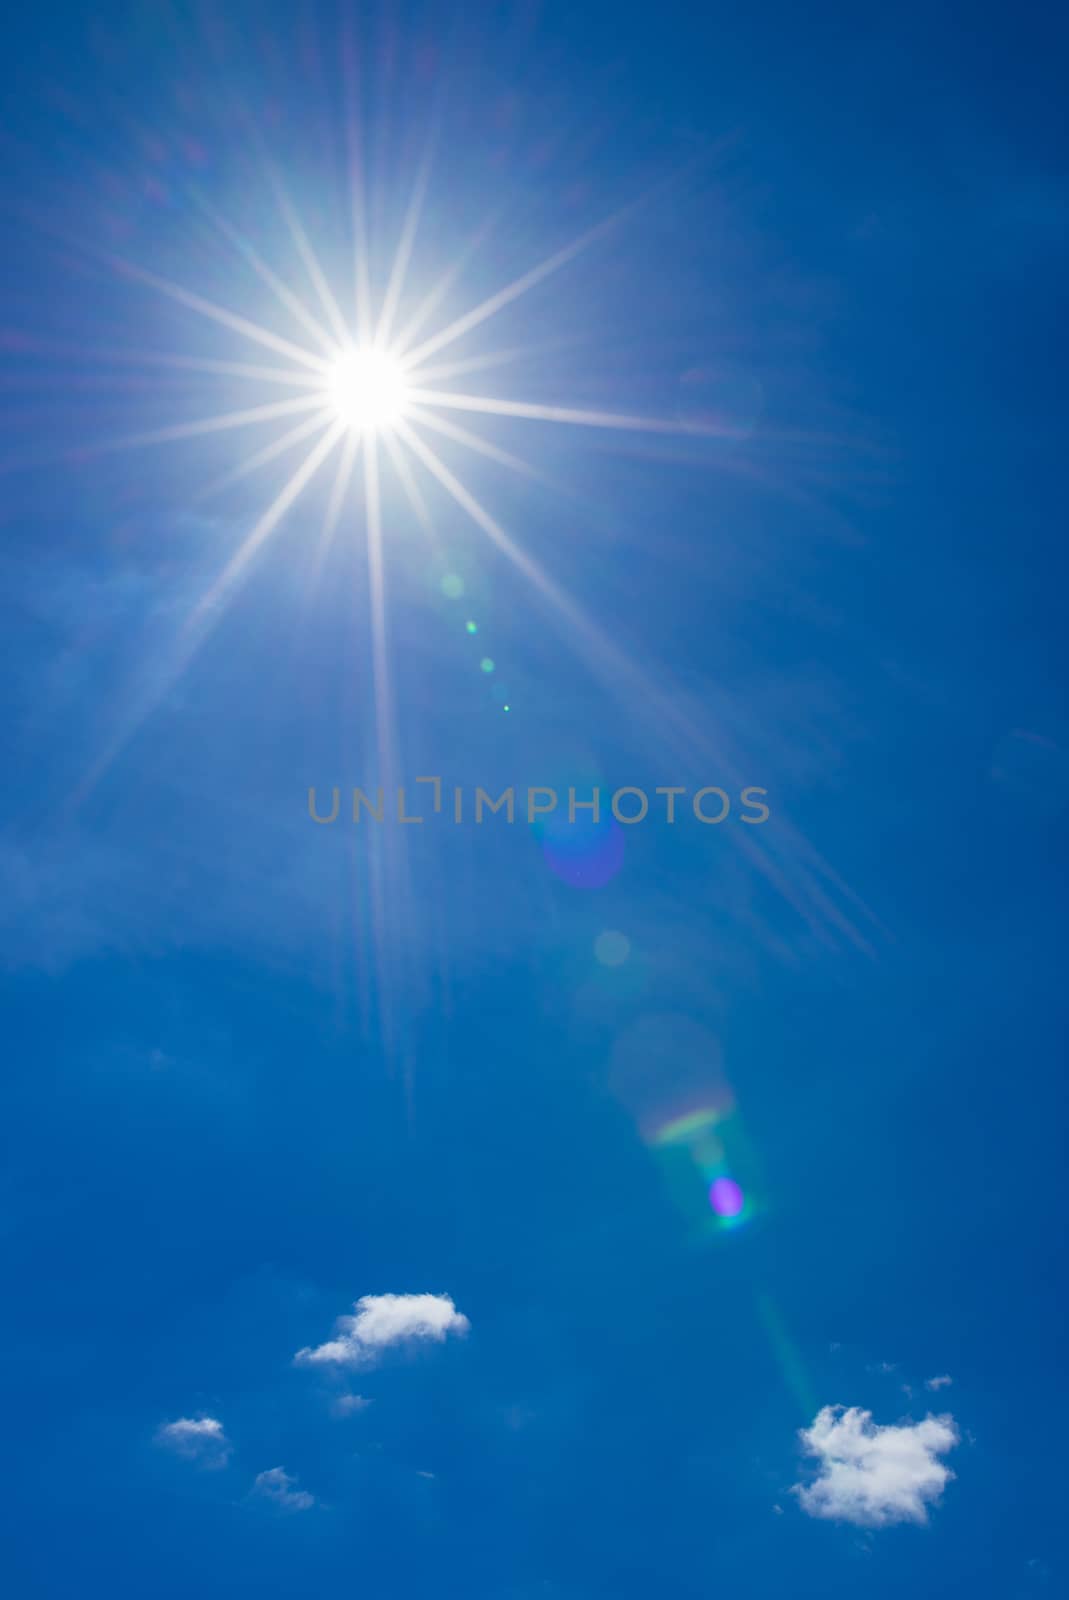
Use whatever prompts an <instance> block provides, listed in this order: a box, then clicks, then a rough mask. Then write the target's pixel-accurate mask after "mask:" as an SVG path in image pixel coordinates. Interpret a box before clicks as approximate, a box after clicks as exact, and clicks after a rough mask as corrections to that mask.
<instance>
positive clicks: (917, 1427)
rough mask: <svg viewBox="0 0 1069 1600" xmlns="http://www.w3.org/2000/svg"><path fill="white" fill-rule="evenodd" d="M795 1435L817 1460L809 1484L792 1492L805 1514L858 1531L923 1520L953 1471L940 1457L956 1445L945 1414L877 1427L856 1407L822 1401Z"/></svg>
mask: <svg viewBox="0 0 1069 1600" xmlns="http://www.w3.org/2000/svg"><path fill="white" fill-rule="evenodd" d="M799 1438H800V1439H801V1441H802V1447H803V1449H804V1450H805V1453H806V1454H807V1455H809V1456H813V1457H815V1459H816V1460H817V1462H818V1463H819V1469H818V1473H817V1476H816V1478H815V1479H814V1481H813V1482H812V1483H809V1484H797V1483H796V1484H795V1485H794V1488H793V1489H792V1491H791V1492H792V1493H793V1494H795V1495H796V1496H797V1497H798V1501H799V1504H800V1505H801V1507H802V1510H803V1511H805V1512H806V1513H807V1514H808V1515H809V1516H811V1517H824V1518H827V1519H828V1520H830V1521H835V1522H852V1523H854V1524H855V1525H856V1526H857V1527H861V1528H884V1527H890V1526H891V1524H893V1523H896V1522H919V1523H923V1522H927V1520H928V1508H929V1506H932V1505H936V1504H938V1502H939V1500H940V1498H941V1496H942V1493H943V1490H944V1488H945V1487H946V1485H947V1483H948V1481H949V1480H950V1479H951V1478H953V1476H954V1474H953V1473H952V1472H951V1470H950V1468H949V1467H946V1466H944V1465H943V1463H942V1461H940V1459H939V1457H940V1456H941V1455H943V1454H944V1453H945V1452H946V1451H947V1450H950V1449H952V1448H953V1446H954V1445H956V1444H957V1443H958V1431H957V1428H956V1426H955V1423H954V1419H953V1417H950V1416H943V1417H932V1416H928V1417H925V1419H924V1421H923V1422H912V1423H897V1424H887V1425H881V1424H879V1423H874V1422H873V1420H872V1413H871V1412H870V1411H862V1410H861V1409H860V1408H859V1407H857V1406H851V1407H850V1408H849V1409H846V1408H844V1407H843V1406H825V1407H824V1408H823V1409H822V1410H821V1411H819V1412H818V1413H817V1415H816V1417H815V1418H814V1419H813V1422H812V1424H811V1425H810V1426H809V1427H808V1428H802V1429H801V1430H800V1433H799Z"/></svg>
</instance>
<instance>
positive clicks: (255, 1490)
mask: <svg viewBox="0 0 1069 1600" xmlns="http://www.w3.org/2000/svg"><path fill="white" fill-rule="evenodd" d="M296 1483H297V1479H296V1478H293V1477H291V1476H290V1474H289V1473H288V1472H286V1471H285V1469H284V1468H282V1467H268V1469H267V1471H266V1472H260V1473H258V1474H257V1476H256V1478H255V1480H254V1482H253V1486H252V1488H251V1489H250V1490H249V1496H250V1498H251V1499H253V1500H267V1501H270V1503H271V1504H272V1505H274V1506H277V1507H278V1509H279V1510H280V1511H310V1510H311V1509H312V1507H313V1506H314V1505H315V1503H316V1502H315V1495H314V1494H309V1493H308V1490H307V1489H298V1488H296V1487H295V1485H296Z"/></svg>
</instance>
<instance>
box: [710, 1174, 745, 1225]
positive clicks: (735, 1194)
mask: <svg viewBox="0 0 1069 1600" xmlns="http://www.w3.org/2000/svg"><path fill="white" fill-rule="evenodd" d="M709 1204H710V1205H711V1206H712V1208H713V1210H714V1211H715V1212H716V1214H717V1216H718V1217H723V1218H724V1219H725V1220H727V1219H729V1218H731V1217H737V1216H739V1215H741V1213H742V1208H743V1206H744V1205H745V1204H746V1197H745V1195H744V1194H743V1192H742V1190H741V1189H740V1187H739V1185H738V1184H737V1183H736V1182H735V1180H734V1178H714V1179H713V1181H712V1183H711V1184H710V1185H709Z"/></svg>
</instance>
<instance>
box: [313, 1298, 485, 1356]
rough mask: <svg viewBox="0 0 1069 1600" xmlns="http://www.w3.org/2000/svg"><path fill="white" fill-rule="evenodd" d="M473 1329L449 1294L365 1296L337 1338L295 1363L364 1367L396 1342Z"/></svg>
mask: <svg viewBox="0 0 1069 1600" xmlns="http://www.w3.org/2000/svg"><path fill="white" fill-rule="evenodd" d="M470 1327H471V1323H470V1322H469V1321H468V1319H467V1317H465V1316H462V1315H461V1314H460V1312H459V1311H458V1310H457V1308H456V1306H455V1305H454V1304H453V1302H452V1300H451V1299H450V1297H449V1295H447V1294H366V1295H364V1296H363V1298H362V1299H360V1300H358V1301H357V1302H356V1315H355V1316H354V1317H341V1318H339V1320H338V1324H337V1336H336V1337H335V1338H333V1339H330V1340H328V1341H327V1343H326V1344H321V1345H318V1346H317V1347H316V1348H315V1349H314V1350H312V1349H307V1348H306V1349H304V1350H298V1352H297V1354H296V1356H295V1357H294V1359H295V1360H296V1361H298V1362H300V1363H302V1364H304V1365H307V1364H309V1363H318V1362H335V1363H337V1364H338V1365H340V1366H350V1367H360V1366H363V1367H366V1366H371V1365H372V1363H373V1362H374V1361H376V1360H377V1358H378V1356H379V1354H380V1352H381V1351H383V1350H385V1349H386V1348H387V1347H388V1346H389V1345H392V1344H405V1343H409V1342H411V1341H415V1340H422V1339H433V1340H435V1341H436V1342H437V1343H438V1344H441V1343H442V1341H443V1340H444V1339H445V1338H446V1336H447V1334H450V1333H457V1334H465V1333H467V1331H468V1329H469V1328H470Z"/></svg>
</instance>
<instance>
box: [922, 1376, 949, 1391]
mask: <svg viewBox="0 0 1069 1600" xmlns="http://www.w3.org/2000/svg"><path fill="white" fill-rule="evenodd" d="M953 1382H954V1380H953V1378H951V1377H950V1376H949V1374H947V1373H945V1372H944V1373H943V1375H942V1377H940V1378H925V1380H924V1387H925V1388H926V1389H949V1388H950V1385H951V1384H952V1383H953Z"/></svg>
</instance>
